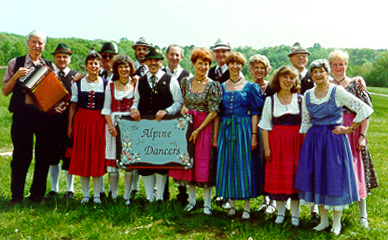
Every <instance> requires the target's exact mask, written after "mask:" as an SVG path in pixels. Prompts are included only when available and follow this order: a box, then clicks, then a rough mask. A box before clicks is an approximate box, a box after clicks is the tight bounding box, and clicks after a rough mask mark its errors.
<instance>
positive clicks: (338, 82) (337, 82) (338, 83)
mask: <svg viewBox="0 0 388 240" xmlns="http://www.w3.org/2000/svg"><path fill="white" fill-rule="evenodd" d="M345 78H346V76H345V77H344V78H342V79H341V80H339V81H337V80H335V78H333V80H334V82H335V83H336V84H337V85H340V83H341V82H343V81H344V80H345Z"/></svg>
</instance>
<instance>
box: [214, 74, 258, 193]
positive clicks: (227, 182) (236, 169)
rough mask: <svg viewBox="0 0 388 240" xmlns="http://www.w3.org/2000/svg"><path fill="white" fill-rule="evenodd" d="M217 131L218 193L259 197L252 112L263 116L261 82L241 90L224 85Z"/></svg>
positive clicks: (246, 85) (247, 83)
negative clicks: (252, 148)
mask: <svg viewBox="0 0 388 240" xmlns="http://www.w3.org/2000/svg"><path fill="white" fill-rule="evenodd" d="M221 86H222V92H223V96H222V101H221V104H220V110H221V111H220V122H219V130H218V159H217V177H216V196H218V197H223V198H224V199H232V200H248V199H250V198H255V197H257V196H258V186H257V182H258V179H259V177H260V175H261V173H259V172H256V171H257V169H258V167H257V165H258V164H259V162H257V158H256V157H255V156H254V153H255V152H253V151H251V138H252V121H251V116H252V115H260V107H261V106H262V105H263V98H262V94H261V90H260V87H259V85H258V84H254V83H251V82H246V83H245V85H244V87H243V88H242V89H241V90H238V91H226V89H225V83H223V84H222V85H221Z"/></svg>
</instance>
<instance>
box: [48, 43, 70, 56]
mask: <svg viewBox="0 0 388 240" xmlns="http://www.w3.org/2000/svg"><path fill="white" fill-rule="evenodd" d="M56 53H67V54H69V55H71V54H73V52H72V51H70V48H69V47H68V46H66V44H64V43H60V44H58V47H57V48H56V49H55V51H54V52H53V53H52V54H53V55H54V54H56Z"/></svg>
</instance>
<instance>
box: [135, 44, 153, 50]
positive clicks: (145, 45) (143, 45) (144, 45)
mask: <svg viewBox="0 0 388 240" xmlns="http://www.w3.org/2000/svg"><path fill="white" fill-rule="evenodd" d="M137 46H142V47H148V48H149V47H150V45H147V44H135V45H132V48H133V50H136V47H137Z"/></svg>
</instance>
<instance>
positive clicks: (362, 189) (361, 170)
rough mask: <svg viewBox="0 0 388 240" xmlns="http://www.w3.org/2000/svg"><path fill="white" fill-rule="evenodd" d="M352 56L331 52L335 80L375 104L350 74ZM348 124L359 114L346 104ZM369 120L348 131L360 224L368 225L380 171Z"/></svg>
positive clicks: (336, 51)
mask: <svg viewBox="0 0 388 240" xmlns="http://www.w3.org/2000/svg"><path fill="white" fill-rule="evenodd" d="M348 61H349V55H348V53H347V52H344V51H342V50H334V51H333V52H331V53H330V55H329V63H330V67H331V69H332V73H333V81H332V83H334V84H337V85H341V86H342V87H344V88H345V90H346V91H348V92H350V93H351V94H353V95H354V96H356V97H357V98H359V99H361V100H362V101H363V102H364V103H366V104H367V105H368V106H370V107H372V99H371V98H370V95H369V93H368V91H366V90H363V91H360V88H359V83H357V82H356V80H355V79H352V78H350V77H348V76H346V69H347V67H348ZM343 111H344V123H343V124H344V126H350V125H351V124H352V122H353V119H354V118H355V116H356V114H355V112H353V111H352V110H350V109H349V108H347V107H344V109H343ZM368 125H369V119H368V118H367V119H365V120H364V121H362V123H361V126H360V127H359V128H358V129H356V130H355V131H354V132H352V133H349V134H348V138H349V142H350V148H351V149H352V155H353V165H354V170H355V173H356V177H357V185H358V193H359V195H360V201H359V202H358V208H359V210H360V225H361V226H362V227H368V226H369V222H368V212H367V210H366V197H367V193H370V190H371V189H373V188H376V187H378V182H377V177H376V173H375V171H374V168H373V163H372V158H371V155H370V153H369V150H368V147H367V145H366V134H367V131H368Z"/></svg>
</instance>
